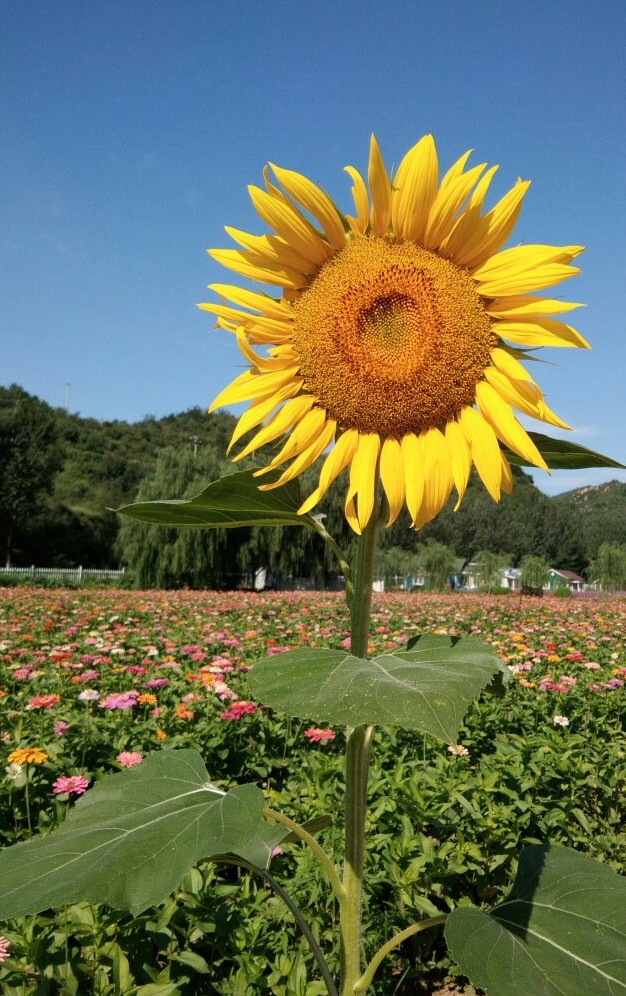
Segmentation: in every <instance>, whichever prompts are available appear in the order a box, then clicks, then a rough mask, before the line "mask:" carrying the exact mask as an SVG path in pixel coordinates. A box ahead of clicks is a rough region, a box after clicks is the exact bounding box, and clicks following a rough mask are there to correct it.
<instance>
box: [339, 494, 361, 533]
mask: <svg viewBox="0 0 626 996" xmlns="http://www.w3.org/2000/svg"><path fill="white" fill-rule="evenodd" d="M343 514H344V515H345V517H346V522H347V523H348V525H349V526H350V528H351V529H353V530H354V532H355V533H356V534H357V536H360V535H361V527H360V525H359V517H358V515H357V514H356V502H355V500H354V497H352V498H348V497H346V503H345V505H344V509H343Z"/></svg>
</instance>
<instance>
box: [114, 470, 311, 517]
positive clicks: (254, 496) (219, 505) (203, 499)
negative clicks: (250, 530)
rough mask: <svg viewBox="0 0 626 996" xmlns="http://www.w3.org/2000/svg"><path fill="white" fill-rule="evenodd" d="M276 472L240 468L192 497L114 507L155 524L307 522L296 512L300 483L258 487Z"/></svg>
mask: <svg viewBox="0 0 626 996" xmlns="http://www.w3.org/2000/svg"><path fill="white" fill-rule="evenodd" d="M277 476H278V474H277V473H276V472H274V473H273V474H267V475H264V476H263V477H260V478H259V477H253V471H251V470H242V471H239V472H238V473H236V474H230V475H229V476H228V477H222V478H220V480H219V481H214V482H213V484H209V486H208V487H207V488H205V489H204V491H202V493H201V494H199V495H196V497H195V498H190V499H188V500H178V501H141V502H137V503H136V504H134V505H123V506H122V508H118V509H117V511H118V512H120V513H121V514H122V515H128V516H130V517H131V518H133V519H139V520H141V521H142V522H152V523H154V524H155V525H159V526H188V527H191V528H193V529H210V528H215V527H218V526H219V527H221V528H222V529H223V528H226V527H228V526H310V527H311V528H313V527H314V520H313V519H312V517H311V516H310V515H298V509H299V508H300V505H301V504H302V495H301V492H300V485H299V483H298V481H297V480H295V481H289V482H288V483H287V484H283V485H281V487H279V488H275V489H274V490H272V491H259V484H266V483H271V482H272V480H276V478H277Z"/></svg>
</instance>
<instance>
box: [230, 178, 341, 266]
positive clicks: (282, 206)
mask: <svg viewBox="0 0 626 996" xmlns="http://www.w3.org/2000/svg"><path fill="white" fill-rule="evenodd" d="M248 192H249V194H250V198H251V200H252V203H253V205H254V208H255V210H256V212H257V214H258V215H259V216H260V217H261V218H262V219H263V221H264V222H266V224H268V225H269V226H270V228H273V229H274V231H275V232H277V233H278V235H280V236H281V237H282V238H283V239H285V241H286V242H288V243H289V245H290V246H293V248H294V249H295V250H296V252H298V253H299V254H300V255H301V256H302V257H303V258H304V259H306V260H308V261H309V262H310V263H312V264H313V266H321V265H322V263H325V262H326V260H327V259H328V257H329V256H330V255H331V253H332V249H331V247H330V246H329V245H328V243H327V242H325V241H324V240H323V239H322V238H321V237H320V236H319V235H318V234H317V232H316V231H315V229H314V228H313V225H311V224H310V222H308V221H307V220H306V218H305V217H304V216H303V215H302V214H300V212H299V211H298V210H297V208H296V207H294V205H293V204H291V203H290V202H289V201H287V200H286V199H279V198H278V197H274V196H273V195H272V194H268V193H266V191H265V190H261V188H260V187H255V186H253V185H252V184H250V186H249V187H248Z"/></svg>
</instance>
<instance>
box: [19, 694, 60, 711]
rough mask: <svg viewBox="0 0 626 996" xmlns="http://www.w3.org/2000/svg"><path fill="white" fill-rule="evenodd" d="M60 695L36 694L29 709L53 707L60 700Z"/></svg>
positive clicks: (30, 701)
mask: <svg viewBox="0 0 626 996" xmlns="http://www.w3.org/2000/svg"><path fill="white" fill-rule="evenodd" d="M60 698H61V696H60V695H56V694H54V695H34V696H33V698H32V699H30V700H29V702H28V705H27V706H26V708H27V709H52V707H53V706H55V705H56V704H57V702H59V701H60Z"/></svg>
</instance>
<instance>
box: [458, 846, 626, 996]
mask: <svg viewBox="0 0 626 996" xmlns="http://www.w3.org/2000/svg"><path fill="white" fill-rule="evenodd" d="M445 934H446V940H447V942H448V946H449V948H450V953H451V954H452V956H453V958H454V960H455V961H456V962H457V963H458V965H459V966H460V968H461V969H462V970H463V972H464V973H465V974H466V975H468V976H469V978H471V980H472V982H473V983H474V985H477V986H480V987H481V988H482V989H485V990H486V991H487V992H488V993H489V996H531V994H532V996H565V994H566V996H591V994H593V996H618V994H622V996H623V994H626V878H624V877H622V876H620V875H617V874H616V873H615V872H613V871H612V870H611V869H610V868H608V867H607V866H606V865H603V864H600V862H598V861H594V860H593V859H592V858H588V857H585V856H584V855H582V854H578V853H577V852H576V851H573V850H571V849H570V848H567V847H551V846H550V845H537V846H533V847H528V848H525V849H524V850H523V851H522V852H521V854H520V860H519V867H518V872H517V878H516V879H515V883H514V885H513V888H512V890H511V893H510V895H509V897H508V899H507V900H506V901H505V902H504V903H502V904H501V905H500V906H496V907H495V909H493V910H490V911H489V912H487V911H484V910H479V909H475V908H471V907H459V908H458V909H456V910H454V912H453V913H451V914H450V917H449V918H448V922H447V923H446V929H445Z"/></svg>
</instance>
